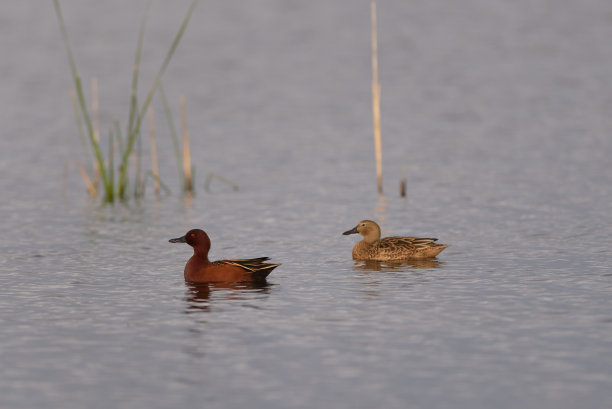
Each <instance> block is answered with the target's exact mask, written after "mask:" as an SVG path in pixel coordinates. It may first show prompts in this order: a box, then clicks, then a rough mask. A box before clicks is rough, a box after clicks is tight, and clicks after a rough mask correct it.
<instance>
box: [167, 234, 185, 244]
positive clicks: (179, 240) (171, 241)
mask: <svg viewBox="0 0 612 409" xmlns="http://www.w3.org/2000/svg"><path fill="white" fill-rule="evenodd" d="M168 241H169V242H170V243H187V240H186V239H185V236H183V237H177V238H176V239H170V240H168Z"/></svg>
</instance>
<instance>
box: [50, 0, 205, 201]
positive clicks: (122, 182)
mask: <svg viewBox="0 0 612 409" xmlns="http://www.w3.org/2000/svg"><path fill="white" fill-rule="evenodd" d="M54 1H57V0H54ZM197 3H198V0H193V2H192V3H191V6H190V7H189V10H188V11H187V15H186V16H185V18H184V19H183V23H182V24H181V27H180V29H179V31H178V33H177V34H176V36H175V38H174V41H173V42H172V45H171V46H170V50H169V51H168V53H167V54H166V58H165V59H164V61H163V63H162V65H161V68H160V69H159V71H158V73H157V76H156V77H155V81H154V82H153V85H152V86H151V89H150V90H149V92H148V94H147V97H146V98H145V102H144V104H143V106H142V107H141V108H140V113H139V114H138V116H137V117H136V119H135V123H134V126H133V128H132V129H131V130H130V132H129V135H128V137H127V141H126V147H125V151H124V152H123V156H122V160H121V163H122V164H123V165H125V166H123V165H122V167H121V174H120V175H119V197H120V198H124V197H125V186H126V183H127V162H128V159H129V157H130V154H131V152H132V149H133V147H134V142H135V140H136V136H137V135H138V132H139V131H140V125H141V123H142V119H143V117H144V115H145V112H146V110H147V109H148V108H149V105H150V104H151V100H152V99H153V95H154V94H155V91H156V90H157V87H158V86H159V84H160V82H161V77H162V75H163V74H164V72H165V71H166V68H167V67H168V64H169V63H170V59H171V58H172V56H173V55H174V52H175V51H176V48H177V47H178V44H179V42H180V41H181V38H182V37H183V33H184V32H185V29H186V28H187V24H188V23H189V20H190V18H191V15H192V14H193V11H194V9H195V6H196V5H197Z"/></svg>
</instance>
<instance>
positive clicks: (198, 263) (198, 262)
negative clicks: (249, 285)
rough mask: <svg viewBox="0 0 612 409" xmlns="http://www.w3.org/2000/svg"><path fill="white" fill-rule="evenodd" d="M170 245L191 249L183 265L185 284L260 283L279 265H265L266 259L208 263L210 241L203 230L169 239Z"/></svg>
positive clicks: (194, 230)
mask: <svg viewBox="0 0 612 409" xmlns="http://www.w3.org/2000/svg"><path fill="white" fill-rule="evenodd" d="M169 241H170V243H187V244H189V245H190V246H191V247H193V256H191V258H190V259H189V261H188V262H187V264H186V265H185V281H191V282H245V281H262V280H265V278H266V277H267V276H268V274H270V273H271V272H272V270H274V269H275V268H276V267H278V266H280V264H270V263H266V261H267V260H269V258H268V257H259V258H251V259H244V260H218V261H213V262H210V261H209V260H208V251H209V250H210V238H209V237H208V234H206V232H205V231H204V230H200V229H193V230H189V231H188V232H187V234H185V235H184V236H183V237H178V238H176V239H170V240H169Z"/></svg>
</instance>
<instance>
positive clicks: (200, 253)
mask: <svg viewBox="0 0 612 409" xmlns="http://www.w3.org/2000/svg"><path fill="white" fill-rule="evenodd" d="M208 250H209V249H208V248H201V247H198V248H194V249H193V256H192V258H193V259H197V260H198V261H199V262H200V263H203V264H208V263H210V260H208Z"/></svg>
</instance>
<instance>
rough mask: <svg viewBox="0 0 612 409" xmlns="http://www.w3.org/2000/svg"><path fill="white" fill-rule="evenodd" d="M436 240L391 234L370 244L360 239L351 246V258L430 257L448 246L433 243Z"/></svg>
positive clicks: (392, 258) (387, 259)
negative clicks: (391, 235)
mask: <svg viewBox="0 0 612 409" xmlns="http://www.w3.org/2000/svg"><path fill="white" fill-rule="evenodd" d="M436 240H438V239H435V238H427V237H400V236H393V237H385V238H383V239H380V240H377V241H376V242H374V243H371V244H369V243H366V242H365V241H360V242H359V243H357V244H356V245H355V247H354V248H353V258H354V259H356V260H374V261H393V260H402V259H421V258H432V257H435V256H437V255H438V254H439V253H440V252H441V251H442V250H444V249H445V248H446V247H448V246H447V245H445V244H437V243H435V241H436Z"/></svg>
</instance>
